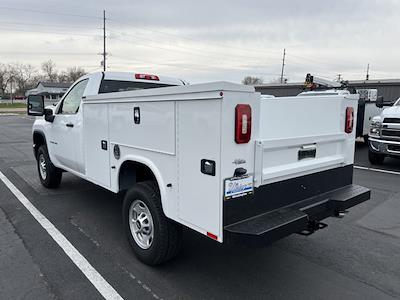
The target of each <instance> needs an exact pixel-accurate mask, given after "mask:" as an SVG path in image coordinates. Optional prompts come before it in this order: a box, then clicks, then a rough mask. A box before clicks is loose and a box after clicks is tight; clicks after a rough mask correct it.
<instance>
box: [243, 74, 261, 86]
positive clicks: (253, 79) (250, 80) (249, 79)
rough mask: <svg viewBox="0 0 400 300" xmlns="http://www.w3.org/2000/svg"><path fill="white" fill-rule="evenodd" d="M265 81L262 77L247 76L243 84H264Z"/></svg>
mask: <svg viewBox="0 0 400 300" xmlns="http://www.w3.org/2000/svg"><path fill="white" fill-rule="evenodd" d="M263 82H264V80H263V79H262V78H260V77H253V76H246V77H245V78H243V80H242V83H243V84H245V85H257V84H263Z"/></svg>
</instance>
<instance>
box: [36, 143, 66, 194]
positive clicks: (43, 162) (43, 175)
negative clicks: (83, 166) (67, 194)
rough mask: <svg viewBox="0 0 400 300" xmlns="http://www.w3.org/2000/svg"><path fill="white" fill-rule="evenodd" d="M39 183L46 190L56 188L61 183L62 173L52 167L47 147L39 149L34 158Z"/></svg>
mask: <svg viewBox="0 0 400 300" xmlns="http://www.w3.org/2000/svg"><path fill="white" fill-rule="evenodd" d="M36 162H37V168H38V172H39V178H40V182H41V183H42V185H43V186H45V187H47V188H50V189H51V188H57V187H58V186H59V185H60V183H61V178H62V171H61V170H60V169H59V168H57V167H56V166H54V165H53V163H52V162H51V160H50V157H49V152H48V151H47V147H46V146H44V145H42V146H40V147H39V149H38V151H37V156H36Z"/></svg>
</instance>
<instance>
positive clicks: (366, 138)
mask: <svg viewBox="0 0 400 300" xmlns="http://www.w3.org/2000/svg"><path fill="white" fill-rule="evenodd" d="M363 139H364V144H366V145H368V134H366V135H364V136H363Z"/></svg>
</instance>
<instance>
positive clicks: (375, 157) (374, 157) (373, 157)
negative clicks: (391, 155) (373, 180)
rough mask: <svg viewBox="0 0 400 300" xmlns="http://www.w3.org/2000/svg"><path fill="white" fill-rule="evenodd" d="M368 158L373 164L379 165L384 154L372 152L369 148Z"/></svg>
mask: <svg viewBox="0 0 400 300" xmlns="http://www.w3.org/2000/svg"><path fill="white" fill-rule="evenodd" d="M368 159H369V162H370V163H371V164H373V165H381V164H383V161H384V159H385V155H383V154H379V153H375V152H372V151H371V150H369V151H368Z"/></svg>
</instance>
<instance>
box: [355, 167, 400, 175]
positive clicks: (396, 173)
mask: <svg viewBox="0 0 400 300" xmlns="http://www.w3.org/2000/svg"><path fill="white" fill-rule="evenodd" d="M354 169H359V170H366V171H373V172H379V173H386V174H393V175H400V172H396V171H389V170H382V169H375V168H367V167H361V166H354Z"/></svg>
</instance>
